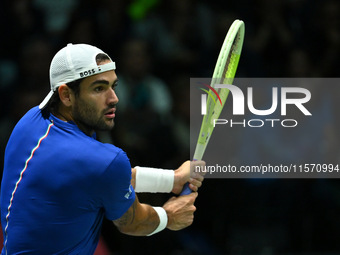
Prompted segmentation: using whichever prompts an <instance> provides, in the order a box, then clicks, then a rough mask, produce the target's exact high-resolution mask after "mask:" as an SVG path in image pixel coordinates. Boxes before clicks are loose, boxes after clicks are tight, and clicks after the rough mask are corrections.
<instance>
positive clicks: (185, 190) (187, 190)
mask: <svg viewBox="0 0 340 255" xmlns="http://www.w3.org/2000/svg"><path fill="white" fill-rule="evenodd" d="M191 192H192V190H191V189H190V188H189V182H187V183H186V184H185V185H184V187H183V190H182V192H181V194H179V195H180V196H183V195H189V194H190V193H191Z"/></svg>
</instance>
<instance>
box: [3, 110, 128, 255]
mask: <svg viewBox="0 0 340 255" xmlns="http://www.w3.org/2000/svg"><path fill="white" fill-rule="evenodd" d="M130 181H131V165H130V162H129V159H128V157H127V155H126V154H125V152H124V151H122V150H121V149H119V148H117V147H115V146H113V145H112V144H103V143H101V142H99V141H97V140H96V139H95V137H89V136H87V135H85V134H84V133H83V132H82V131H81V130H80V129H79V128H78V127H77V125H76V124H75V123H73V122H64V121H62V120H60V119H58V118H56V117H55V116H53V115H52V114H49V113H48V114H46V116H43V114H42V111H41V110H40V109H39V108H38V107H34V108H32V109H31V110H30V111H29V112H27V113H26V115H25V116H24V117H23V118H22V119H21V120H20V121H19V122H18V123H17V125H16V127H15V128H14V130H13V132H12V134H11V137H10V139H9V141H8V144H7V147H6V152H5V164H4V172H3V178H2V183H1V198H0V199H1V201H0V203H1V225H2V230H3V236H4V248H3V250H2V253H1V254H35V255H39V254H44V255H46V254H93V253H94V251H95V249H96V246H97V243H98V240H99V236H100V230H101V225H102V221H103V218H104V217H106V218H107V219H109V220H115V219H118V218H120V217H121V216H122V215H123V214H124V213H125V212H126V211H127V210H128V208H129V207H130V206H131V205H132V203H133V201H134V200H135V193H134V190H133V188H132V186H131V185H130Z"/></svg>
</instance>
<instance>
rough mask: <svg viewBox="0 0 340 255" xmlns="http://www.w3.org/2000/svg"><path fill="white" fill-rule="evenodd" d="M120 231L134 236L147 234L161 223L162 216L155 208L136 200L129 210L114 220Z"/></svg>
mask: <svg viewBox="0 0 340 255" xmlns="http://www.w3.org/2000/svg"><path fill="white" fill-rule="evenodd" d="M113 222H114V224H115V225H116V226H117V227H118V229H119V231H120V232H122V233H124V234H127V235H134V236H146V235H149V234H150V233H152V232H153V231H154V230H155V229H156V228H157V227H158V226H159V224H160V217H159V216H158V214H157V212H156V211H155V210H154V208H153V207H152V206H150V205H147V204H142V203H139V201H138V198H137V196H136V200H135V202H134V203H133V205H132V206H131V207H130V208H129V210H128V211H127V212H126V213H125V214H124V215H123V216H122V217H121V218H120V219H118V220H115V221H113Z"/></svg>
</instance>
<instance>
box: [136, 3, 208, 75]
mask: <svg viewBox="0 0 340 255" xmlns="http://www.w3.org/2000/svg"><path fill="white" fill-rule="evenodd" d="M134 32H135V33H136V34H137V35H139V36H142V37H143V38H145V39H146V40H147V41H148V42H149V43H150V45H151V47H152V49H153V51H154V52H155V53H154V54H155V56H157V59H156V64H157V67H158V68H157V72H159V73H160V74H161V76H162V77H170V76H171V70H181V69H184V70H188V75H191V76H197V75H202V72H203V73H204V71H205V68H206V67H207V66H209V65H208V64H209V59H210V54H209V53H210V50H211V46H212V44H213V41H214V37H213V36H214V33H213V23H212V13H211V11H210V9H209V8H208V7H207V6H206V5H204V4H203V3H201V2H197V1H193V0H175V1H170V0H165V1H162V4H161V5H159V6H158V9H157V12H154V13H152V14H151V15H149V17H147V18H146V19H145V20H142V21H140V22H139V23H136V24H134ZM165 66H166V68H164V67H165ZM169 68H171V69H170V70H169Z"/></svg>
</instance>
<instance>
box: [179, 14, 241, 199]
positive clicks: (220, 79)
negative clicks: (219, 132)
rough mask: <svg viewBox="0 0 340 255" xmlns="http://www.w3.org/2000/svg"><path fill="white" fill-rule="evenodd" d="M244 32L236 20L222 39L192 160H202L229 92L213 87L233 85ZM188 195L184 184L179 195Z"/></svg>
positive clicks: (187, 188) (187, 189)
mask: <svg viewBox="0 0 340 255" xmlns="http://www.w3.org/2000/svg"><path fill="white" fill-rule="evenodd" d="M244 30H245V28H244V22H243V21H242V20H238V19H237V20H235V21H234V22H233V24H232V25H231V26H230V28H229V30H228V33H227V35H226V37H225V39H224V42H223V45H222V48H221V51H220V54H219V56H218V59H217V62H216V65H215V69H214V73H213V76H212V80H211V83H210V88H209V92H210V94H211V95H212V96H209V97H208V100H207V103H206V114H205V115H204V117H203V120H202V125H201V129H200V133H199V136H198V141H197V144H196V149H195V153H194V160H201V159H202V158H203V155H204V152H205V149H206V147H207V145H208V142H209V140H210V137H211V134H212V132H213V130H214V125H213V121H214V119H218V118H219V116H220V114H221V111H222V109H223V107H224V104H225V102H226V100H227V97H228V94H229V90H228V89H226V88H218V86H217V87H215V85H216V84H232V83H233V80H234V77H235V73H236V70H237V66H238V62H239V60H240V56H241V51H242V46H243V39H244ZM215 92H216V93H215ZM218 96H219V98H218ZM190 193H191V189H190V188H189V184H188V183H187V184H185V186H184V188H183V190H182V193H181V194H180V195H187V194H190Z"/></svg>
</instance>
